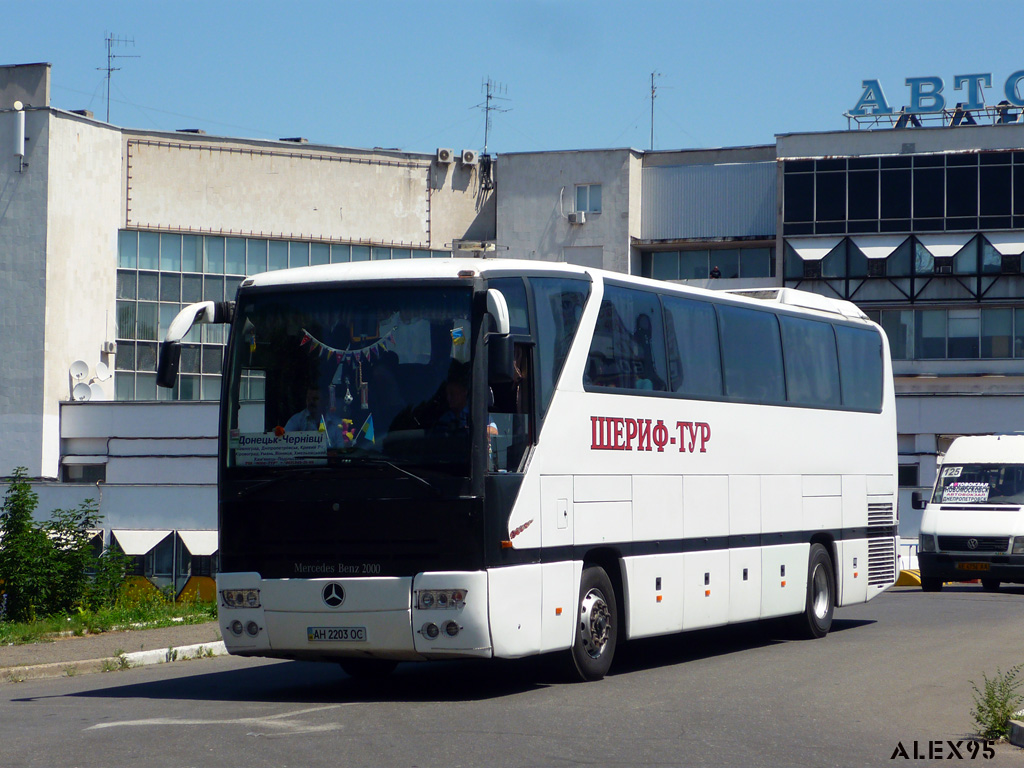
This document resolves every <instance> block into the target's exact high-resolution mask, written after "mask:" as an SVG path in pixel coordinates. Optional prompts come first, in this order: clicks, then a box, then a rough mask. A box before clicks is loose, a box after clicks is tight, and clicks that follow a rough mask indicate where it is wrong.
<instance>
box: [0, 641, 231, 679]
mask: <svg viewBox="0 0 1024 768" xmlns="http://www.w3.org/2000/svg"><path fill="white" fill-rule="evenodd" d="M225 655H227V649H226V648H225V647H224V641H223V640H218V641H217V642H214V643H198V644H196V645H181V646H178V647H176V648H175V647H171V648H163V649H158V650H152V651H136V652H134V653H122V654H119V655H117V656H113V657H110V658H106V659H86V660H84V661H58V662H54V663H52V664H33V665H31V666H26V667H8V668H7V669H2V670H0V683H20V682H24V681H25V680H40V679H43V678H47V677H75V676H76V675H88V674H92V673H94V672H119V671H121V670H125V669H132V668H134V667H148V666H150V665H152V664H168V663H170V662H172V661H185V660H187V659H202V658H208V657H213V656H225Z"/></svg>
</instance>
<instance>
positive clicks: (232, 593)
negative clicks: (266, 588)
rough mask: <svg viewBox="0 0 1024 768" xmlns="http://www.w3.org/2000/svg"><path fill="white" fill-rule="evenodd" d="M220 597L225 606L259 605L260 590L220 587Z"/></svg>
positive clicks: (253, 606)
mask: <svg viewBox="0 0 1024 768" xmlns="http://www.w3.org/2000/svg"><path fill="white" fill-rule="evenodd" d="M220 597H221V600H223V602H224V607H225V608H259V607H260V591H259V590H258V589H222V590H221V591H220Z"/></svg>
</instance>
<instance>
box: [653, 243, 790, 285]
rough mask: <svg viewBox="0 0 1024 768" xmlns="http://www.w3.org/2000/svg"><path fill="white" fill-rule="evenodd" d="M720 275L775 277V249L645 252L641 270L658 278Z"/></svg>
mask: <svg viewBox="0 0 1024 768" xmlns="http://www.w3.org/2000/svg"><path fill="white" fill-rule="evenodd" d="M715 267H717V268H718V276H719V277H723V278H730V277H747V278H754V277H774V276H775V248H773V247H772V248H715V249H707V248H704V249H699V250H693V251H653V252H650V253H644V254H643V255H642V256H641V261H640V273H641V275H643V276H644V277H652V278H654V279H655V280H706V279H707V278H709V277H711V276H712V274H713V269H714V268H715Z"/></svg>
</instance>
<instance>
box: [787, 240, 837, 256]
mask: <svg viewBox="0 0 1024 768" xmlns="http://www.w3.org/2000/svg"><path fill="white" fill-rule="evenodd" d="M842 239H843V238H841V237H794V238H787V239H786V242H787V243H789V246H790V248H792V249H793V250H794V251H796V252H797V255H798V256H799V257H800V258H801V259H803V260H804V261H821V260H822V259H824V258H825V257H826V256H828V254H829V253H830V252H831V251H832V249H833V248H835V247H836V246H837V245H839V242H840V241H841V240H842Z"/></svg>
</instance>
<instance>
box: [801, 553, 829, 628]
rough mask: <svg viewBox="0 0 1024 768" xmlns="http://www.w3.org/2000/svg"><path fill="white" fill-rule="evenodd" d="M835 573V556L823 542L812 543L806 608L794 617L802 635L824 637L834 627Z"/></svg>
mask: <svg viewBox="0 0 1024 768" xmlns="http://www.w3.org/2000/svg"><path fill="white" fill-rule="evenodd" d="M835 592H836V582H835V575H834V574H833V572H832V558H831V557H830V556H829V554H828V550H827V549H825V547H824V546H823V545H821V544H811V552H810V556H809V557H808V559H807V601H806V603H805V605H804V612H803V613H801V614H799V615H797V616H795V617H793V618H794V624H793V626H794V629H795V630H796V632H797V634H798V635H799V636H800V637H805V638H808V639H814V638H819V637H824V636H825V635H827V634H828V631H829V630H830V629H831V628H832V614H833V613H834V612H835V603H836V601H835Z"/></svg>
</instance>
